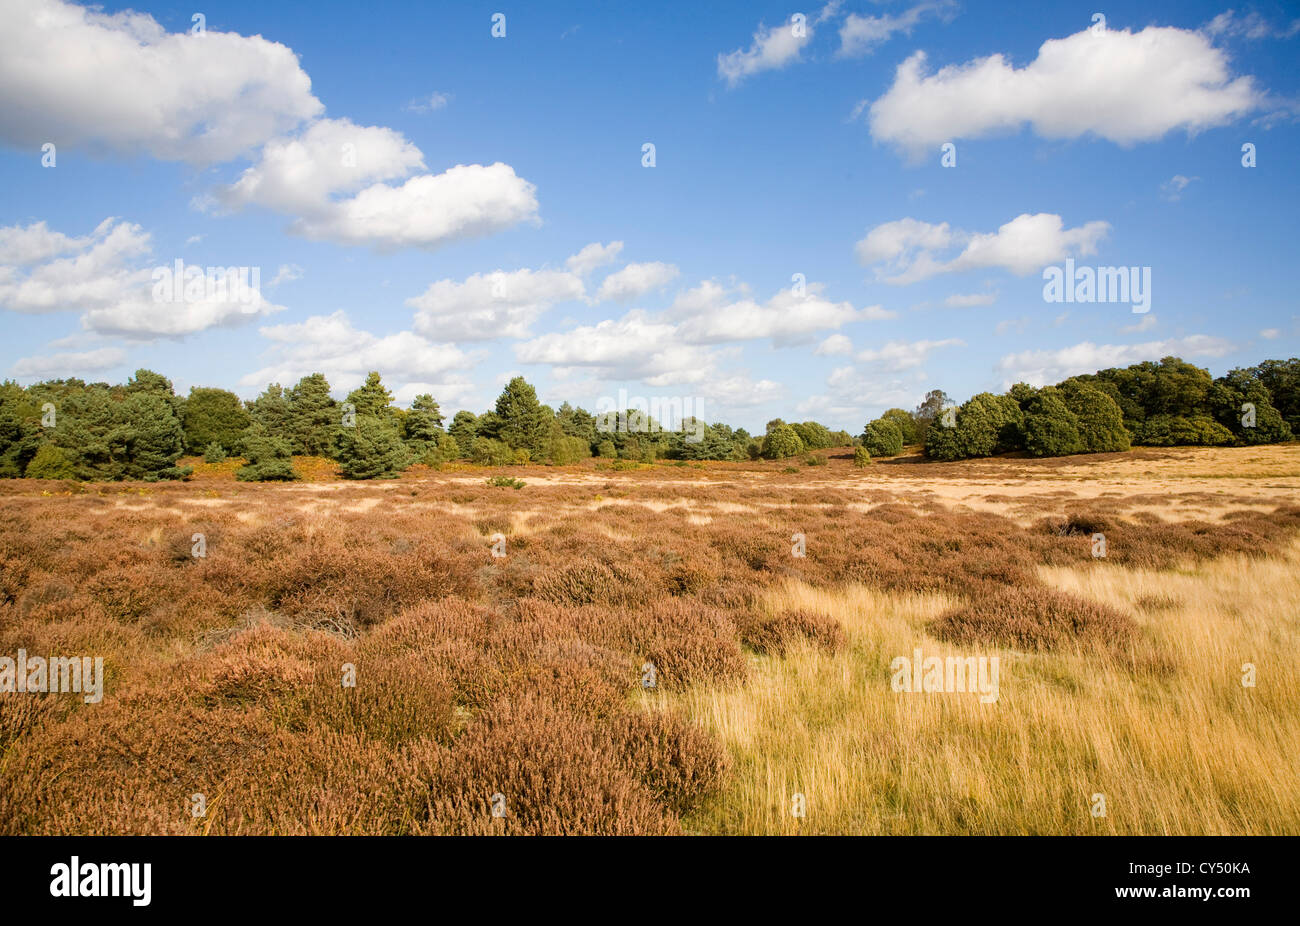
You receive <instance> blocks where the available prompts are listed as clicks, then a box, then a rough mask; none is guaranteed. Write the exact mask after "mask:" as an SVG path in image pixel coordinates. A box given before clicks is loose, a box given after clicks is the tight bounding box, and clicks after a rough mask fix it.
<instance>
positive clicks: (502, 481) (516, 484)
mask: <svg viewBox="0 0 1300 926" xmlns="http://www.w3.org/2000/svg"><path fill="white" fill-rule="evenodd" d="M487 484H488V485H490V486H493V487H494V488H498V489H522V488H523V487H524V486H525V485H526V484H527V483H525V482H524V481H523V480H522V479H515V478H514V477H512V476H489V477H488V479H487Z"/></svg>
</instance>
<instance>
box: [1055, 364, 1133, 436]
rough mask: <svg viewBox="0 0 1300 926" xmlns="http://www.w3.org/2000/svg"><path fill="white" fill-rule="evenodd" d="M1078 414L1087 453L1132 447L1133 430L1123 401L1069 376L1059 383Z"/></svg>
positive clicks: (1077, 419) (1073, 410)
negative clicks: (1122, 407)
mask: <svg viewBox="0 0 1300 926" xmlns="http://www.w3.org/2000/svg"><path fill="white" fill-rule="evenodd" d="M1057 388H1058V389H1059V391H1060V393H1061V399H1062V400H1063V401H1064V402H1065V407H1066V408H1068V409H1069V410H1070V411H1071V412H1072V413H1073V414H1074V417H1075V420H1076V422H1077V424H1076V426H1077V428H1078V431H1079V441H1080V443H1081V444H1082V452H1083V453H1110V452H1116V451H1121V450H1128V449H1129V433H1128V430H1127V429H1126V428H1125V427H1124V415H1123V413H1122V412H1121V411H1120V409H1119V405H1118V404H1117V403H1116V402H1115V400H1114V399H1112V398H1111V397H1110V396H1108V395H1107V394H1106V393H1104V392H1102V391H1101V390H1100V389H1097V388H1096V387H1094V386H1091V385H1089V384H1088V383H1085V382H1081V381H1079V380H1073V379H1067V380H1066V381H1065V382H1063V383H1061V385H1060V386H1058V387H1057Z"/></svg>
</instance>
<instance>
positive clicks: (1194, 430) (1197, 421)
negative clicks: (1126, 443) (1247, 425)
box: [1133, 415, 1236, 447]
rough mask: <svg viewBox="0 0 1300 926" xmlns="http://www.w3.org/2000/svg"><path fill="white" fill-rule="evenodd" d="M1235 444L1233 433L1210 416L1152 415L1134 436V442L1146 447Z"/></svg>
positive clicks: (1222, 445) (1221, 445) (1139, 426)
mask: <svg viewBox="0 0 1300 926" xmlns="http://www.w3.org/2000/svg"><path fill="white" fill-rule="evenodd" d="M1235 442H1236V439H1235V438H1234V437H1233V434H1232V432H1231V431H1229V430H1228V429H1227V428H1225V427H1224V426H1223V425H1221V424H1219V423H1218V422H1217V421H1215V420H1214V419H1213V418H1211V417H1209V416H1208V415H1192V416H1191V417H1183V416H1181V415H1152V416H1151V417H1150V418H1148V419H1147V420H1146V421H1144V422H1142V423H1141V424H1140V425H1138V429H1137V432H1136V433H1135V434H1134V435H1133V443H1135V444H1139V445H1141V446H1145V447H1224V446H1227V445H1229V444H1232V443H1235Z"/></svg>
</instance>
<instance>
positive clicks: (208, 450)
mask: <svg viewBox="0 0 1300 926" xmlns="http://www.w3.org/2000/svg"><path fill="white" fill-rule="evenodd" d="M225 459H226V448H225V447H223V446H221V445H220V444H218V443H217V442H216V441H213V442H212V443H210V444H208V446H206V447H204V448H203V462H204V463H223V462H225Z"/></svg>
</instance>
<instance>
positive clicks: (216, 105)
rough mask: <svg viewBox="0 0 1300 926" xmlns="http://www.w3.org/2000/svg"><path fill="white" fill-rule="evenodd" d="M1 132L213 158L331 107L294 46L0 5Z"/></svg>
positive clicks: (82, 12)
mask: <svg viewBox="0 0 1300 926" xmlns="http://www.w3.org/2000/svg"><path fill="white" fill-rule="evenodd" d="M0 22H3V23H4V28H3V29H0V139H3V140H5V141H7V142H9V143H11V144H14V145H20V146H23V147H34V146H39V145H41V144H43V143H45V142H54V143H56V144H57V145H59V146H62V145H68V146H72V147H78V146H84V147H87V148H91V149H94V150H106V151H112V152H115V153H119V154H126V155H133V154H142V153H143V154H149V155H152V156H153V157H156V158H160V159H163V160H179V161H187V162H190V163H193V164H212V163H220V162H223V161H228V160H231V159H233V158H235V157H238V156H239V155H241V154H243V153H245V152H247V151H249V150H252V149H254V148H256V147H257V146H258V145H260V144H262V143H263V142H265V141H266V140H267V139H269V138H272V137H274V136H275V135H278V134H280V133H283V132H285V131H288V130H290V129H292V128H293V127H294V126H296V125H299V124H301V123H302V122H304V121H306V120H308V119H311V118H314V117H316V116H317V115H319V114H320V113H321V111H322V110H323V106H322V105H321V102H320V101H319V100H317V99H316V98H315V97H314V96H312V93H311V78H309V77H308V76H307V74H306V73H305V72H304V71H303V70H302V68H301V67H300V66H299V64H298V58H297V56H296V55H295V54H294V53H293V51H292V50H291V49H289V48H287V47H286V46H284V45H281V44H279V43H277V42H270V41H267V40H266V39H264V38H262V37H261V36H260V35H255V36H242V35H238V34H235V33H230V32H215V31H211V30H209V31H207V32H206V33H205V34H202V35H195V34H192V33H191V32H189V31H186V32H180V33H169V32H167V31H166V30H165V29H164V28H163V27H162V26H161V25H159V24H158V22H157V21H156V20H155V19H154V18H153V17H152V16H149V15H148V14H145V13H136V12H133V11H129V10H128V11H125V12H121V13H114V14H105V13H103V12H100V11H99V9H97V8H95V7H83V6H78V5H76V4H73V3H66V2H62V0H0Z"/></svg>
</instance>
